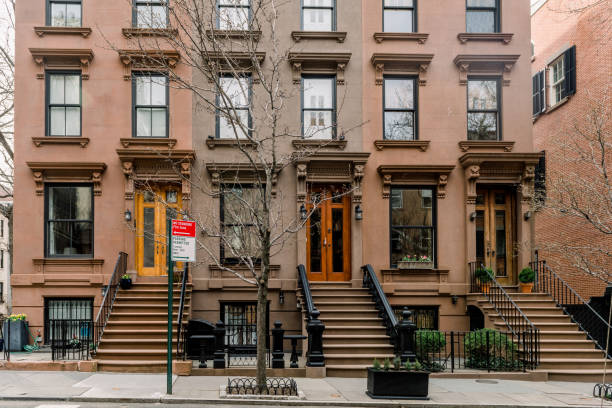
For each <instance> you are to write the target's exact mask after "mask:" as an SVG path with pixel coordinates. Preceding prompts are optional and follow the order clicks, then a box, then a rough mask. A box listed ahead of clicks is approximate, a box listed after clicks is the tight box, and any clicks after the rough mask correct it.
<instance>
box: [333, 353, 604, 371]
mask: <svg viewBox="0 0 612 408" xmlns="http://www.w3.org/2000/svg"><path fill="white" fill-rule="evenodd" d="M326 357H327V356H326ZM604 361H605V359H604V358H573V359H570V358H540V365H539V366H538V368H541V369H544V368H550V369H601V370H603V366H604ZM608 365H612V361H608Z"/></svg>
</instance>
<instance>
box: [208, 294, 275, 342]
mask: <svg viewBox="0 0 612 408" xmlns="http://www.w3.org/2000/svg"><path fill="white" fill-rule="evenodd" d="M226 306H255V319H257V300H220V301H219V320H220V321H222V322H223V324H224V325H225V326H226V327H227V322H226V321H225V307H226ZM255 326H257V320H256V321H255ZM269 328H270V301H269V300H268V301H267V304H266V331H269ZM256 337H257V336H256ZM225 340H226V346H227V347H240V348H248V347H253V348H255V347H256V346H257V344H253V345H242V346H241V345H235V344H232V345H230V344H229V341H227V340H228V334H227V333H226V335H225ZM268 343H269V337H267V338H266V344H267V345H268Z"/></svg>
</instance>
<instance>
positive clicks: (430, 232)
mask: <svg viewBox="0 0 612 408" xmlns="http://www.w3.org/2000/svg"><path fill="white" fill-rule="evenodd" d="M434 197H435V196H434V190H433V188H412V187H393V188H392V189H391V200H390V205H391V267H395V266H396V265H397V262H398V261H400V260H402V258H403V257H404V256H406V255H417V256H419V257H421V256H427V257H429V258H430V259H432V260H434V262H435V258H434V256H435V242H436V236H435V210H436V208H435V207H436V201H435V200H434Z"/></svg>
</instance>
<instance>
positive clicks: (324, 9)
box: [302, 0, 336, 31]
mask: <svg viewBox="0 0 612 408" xmlns="http://www.w3.org/2000/svg"><path fill="white" fill-rule="evenodd" d="M335 3H336V0H302V30H304V31H334V30H335V29H336V21H335V20H336V16H335Z"/></svg>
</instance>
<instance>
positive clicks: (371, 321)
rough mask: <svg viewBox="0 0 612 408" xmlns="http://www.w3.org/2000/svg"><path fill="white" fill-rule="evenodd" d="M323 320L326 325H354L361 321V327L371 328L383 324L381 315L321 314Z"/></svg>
mask: <svg viewBox="0 0 612 408" xmlns="http://www.w3.org/2000/svg"><path fill="white" fill-rule="evenodd" d="M320 319H321V321H322V322H323V323H324V324H325V326H327V325H328V323H329V325H331V326H340V327H341V326H354V325H355V323H359V324H360V325H359V328H361V329H365V330H369V329H370V328H377V327H381V328H384V327H383V326H382V322H383V320H382V319H381V318H380V317H325V316H321V318H320Z"/></svg>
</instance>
